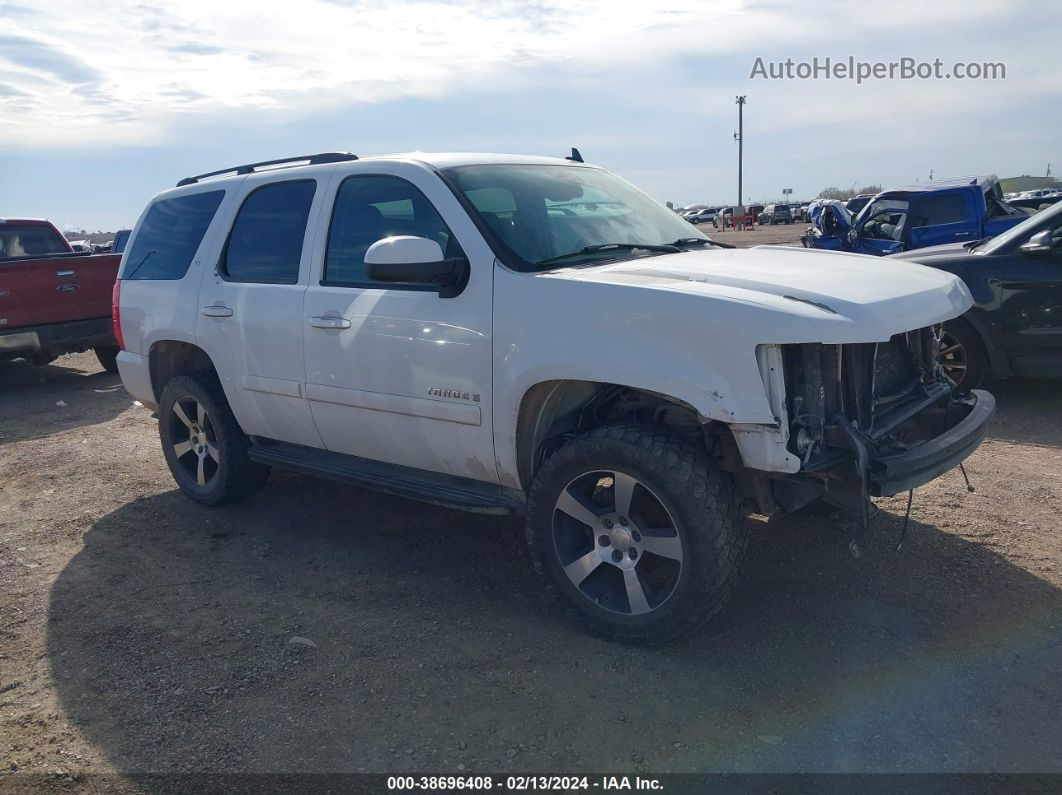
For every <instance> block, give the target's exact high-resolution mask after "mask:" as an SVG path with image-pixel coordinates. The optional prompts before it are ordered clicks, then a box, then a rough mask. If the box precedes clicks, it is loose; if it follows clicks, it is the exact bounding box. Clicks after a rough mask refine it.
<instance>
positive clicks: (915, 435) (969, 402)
mask: <svg viewBox="0 0 1062 795" xmlns="http://www.w3.org/2000/svg"><path fill="white" fill-rule="evenodd" d="M938 339H939V331H938V329H935V328H926V329H918V330H916V331H912V332H908V333H906V334H897V335H895V336H894V337H892V339H890V340H889V341H887V342H884V343H876V344H852V345H818V344H813V345H793V346H786V348H787V349H786V350H785V352H784V356H785V376H786V394H787V411H788V420H789V423H790V434H789V437H790V449H791V452H792V453H793V455H796V456H799V457H800V459H801V467H800V471H799V472H798V473H796V474H794V475H791V476H789V477H788V478H786V479H785V480H783V481H776V483H775V488H774V496H775V499H776V501H777V502H778V504H779V505H780V506H781V507H782V508H783V509H785V510H795V509H797V508H799V507H802V506H803V505H805V504H807V503H809V502H811V501H813V500H815V499H818V498H820V497H821V498H824V499H825V500H826V501H827V502H830V503H832V504H834V505H835V506H837V507H840V508H842V509H845V510H847V511H850V512H851V513H854V514H856V515H857V516H859V517H860V518H861V521H862V523H864V524H865V523H866V521H867V519H868V517H869V515H870V512H871V510H872V508H871V506H870V498H871V497H890V496H893V495H895V494H899V493H901V492H903V491H908V490H910V489H914V488H916V487H918V486H921V485H923V484H925V483H928V482H929V481H931V480H933V479H935V478H937V477H939V476H940V475H942V474H943V473H944V472H947V471H948V470H950V469H953V468H955V467H957V466H959V465H960V464H961V463H962V462H963V460H964V459H966V458H967V457H968V456H969V455H970V454H971V453H973V451H974V450H976V449H977V447H978V445H979V444H980V443H981V441H982V440H983V439H984V437H985V433H986V432H987V429H988V425H989V423H990V421H991V419H992V417H993V415H994V414H995V399H994V398H993V397H992V395H990V394H989V393H988V392H985V391H983V390H974V391H973V392H972V393H970V394H968V395H956V394H955V393H954V392H953V390H952V388H951V385H950V384H949V383H948V382H947V380H946V379H945V378H944V376H943V373H942V372H941V370H940V367H939V366H938V365H937V362H936V349H937V345H938Z"/></svg>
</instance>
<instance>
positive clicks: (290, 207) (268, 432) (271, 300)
mask: <svg viewBox="0 0 1062 795" xmlns="http://www.w3.org/2000/svg"><path fill="white" fill-rule="evenodd" d="M331 168H333V167H329V168H328V169H327V170H325V169H315V170H314V171H313V172H312V173H314V174H315V176H311V177H292V178H291V179H286V180H278V179H277V177H276V175H275V174H274V175H270V174H269V173H268V172H267V173H265V174H259V175H253V176H250V177H248V178H247V179H246V180H245V181H244V182H243V183H242V184H241V185H240V188H239V191H240V195H239V196H238V197H237V202H236V203H235V205H236V207H237V208H238V209H236V211H235V214H234V216H233V218H232V221H231V224H230V225H229V227H228V229H227V231H226V233H225V239H224V242H223V244H222V245H221V246H220V251H219V254H218V256H217V260H216V262H214V263H210V265H211V266H212V267H209V268H207V269H206V270H205V272H204V275H203V281H202V283H201V286H200V290H199V319H198V325H197V329H198V336H199V340H200V344H201V345H202V347H203V349H204V350H206V352H207V353H208V354H209V355H210V357H211V359H212V360H213V362H214V364H215V366H216V367H217V371H218V373H219V375H220V377H221V380H222V384H223V386H224V388H225V394H226V397H227V398H228V400H229V403H230V405H231V406H232V408H233V412H234V413H235V415H236V417H237V419H238V420H239V422H240V425H241V426H242V427H243V430H244V431H245V432H246V433H248V434H250V435H252V436H263V437H266V438H269V439H277V440H280V441H284V442H291V443H293V444H301V445H308V446H313V447H320V446H321V439H320V436H319V435H318V433H317V430H316V428H315V427H314V423H313V417H312V415H311V414H310V408H309V405H308V404H307V402H306V397H305V394H304V382H305V368H304V367H303V361H302V345H303V323H302V302H303V293H305V292H306V283H307V279H308V278H309V266H310V251H311V249H312V244H313V241H314V236H315V230H316V224H315V223H314V220H315V219H316V217H317V213H318V212H319V210H320V207H321V202H322V197H323V195H324V193H325V186H326V184H327V181H328V175H329V173H330V172H331Z"/></svg>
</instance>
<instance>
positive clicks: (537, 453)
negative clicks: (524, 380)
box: [515, 379, 737, 491]
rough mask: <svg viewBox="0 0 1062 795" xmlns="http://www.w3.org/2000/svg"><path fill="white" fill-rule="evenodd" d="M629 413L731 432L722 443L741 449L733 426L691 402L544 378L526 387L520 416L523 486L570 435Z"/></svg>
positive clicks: (687, 428)
mask: <svg viewBox="0 0 1062 795" xmlns="http://www.w3.org/2000/svg"><path fill="white" fill-rule="evenodd" d="M624 416H629V417H630V419H632V420H635V419H641V420H643V421H644V420H645V418H646V417H651V418H652V421H653V422H656V423H659V424H661V425H667V426H672V427H675V428H677V429H680V430H682V431H683V432H687V433H695V434H699V435H702V436H704V437H705V440H706V443H707V438H708V437H710V436H716V435H720V436H729V437H730V444H729V445H726V444H724V445H722V446H721V447H725V448H726V449H728V450H733V451H734V452H736V450H737V448H736V445H734V444H733V437H732V436H731V431H730V428H729V427H728V426H727V425H725V424H724V423H721V422H715V421H705V420H703V418H702V417H701V416H700V414H699V413H698V412H697V410H696V409H695V408H694V407H693V406H691V405H690V404H689V403H687V402H685V401H683V400H681V399H679V398H675V397H672V396H670V395H664V394H661V393H657V392H652V391H650V390H646V389H642V388H638V387H631V386H626V385H624V384H615V383H608V382H602V381H588V380H577V379H557V380H549V381H541V382H539V383H537V384H534V385H533V386H531V387H530V388H529V389H528V390H527V391H526V392H524V394H523V396H522V398H521V400H520V403H519V410H518V415H517V422H516V435H515V451H516V468H517V476H518V480H519V486H520V487H521V488H522V489H524V491H527V490H528V489H530V487H531V481H532V480H533V479H534V476H535V472H536V471H537V470H538V468H539V467H540V466H541V464H542V461H543V460H544V459H545V458H546V457H547V456H548V454H549V453H550V452H551V451H552V450H553V449H556V447H559V446H560V445H562V444H563V443H564V441H565V439H566V438H567V437H570V436H572V435H574V434H577V433H583V432H585V431H589V430H591V429H593V428H596V427H599V426H601V425H605V424H608V423H614V422H616V421H617V420H618V419H620V418H623V417H624Z"/></svg>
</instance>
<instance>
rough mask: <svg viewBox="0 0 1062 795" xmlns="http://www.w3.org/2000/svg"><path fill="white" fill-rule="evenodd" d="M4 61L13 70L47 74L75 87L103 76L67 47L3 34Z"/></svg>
mask: <svg viewBox="0 0 1062 795" xmlns="http://www.w3.org/2000/svg"><path fill="white" fill-rule="evenodd" d="M0 59H2V60H4V61H6V62H7V63H8V65H9V66H13V67H16V68H18V67H22V68H24V69H26V70H28V71H30V72H35V73H37V74H41V73H43V74H44V75H47V76H50V77H53V78H55V79H56V80H58V81H61V82H63V83H66V84H71V85H77V84H80V83H90V82H92V81H94V80H97V79H98V78H99V76H100V75H99V72H98V71H97V70H96V69H94V68H92V67H91V66H89V65H88V63H86V62H85V61H83V60H81V59H80V58H78V57H77V56H76V55H73V54H71V53H70V52H69V51H68V50H67V48H66V47H64V46H63V45H57V44H52V43H49V42H47V41H44V40H42V39H35V38H30V37H29V36H18V35H12V34H6V35H5V34H0Z"/></svg>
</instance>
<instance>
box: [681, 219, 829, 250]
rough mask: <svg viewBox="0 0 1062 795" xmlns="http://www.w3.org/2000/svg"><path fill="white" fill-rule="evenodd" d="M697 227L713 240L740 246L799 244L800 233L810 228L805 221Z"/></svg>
mask: <svg viewBox="0 0 1062 795" xmlns="http://www.w3.org/2000/svg"><path fill="white" fill-rule="evenodd" d="M697 228H698V229H700V230H701V231H702V232H704V234H706V235H708V237H710V238H712V239H713V240H718V241H719V242H720V243H730V244H732V245H735V246H738V247H740V248H747V247H748V246H763V245H786V246H799V245H800V233H801V232H803V231H804V230H805V229H807V228H808V225H807V224H805V223H793V224H776V225H775V226H756V227H755V228H754V229H741V230H735V229H714V228H713V227H712V225H711V224H697Z"/></svg>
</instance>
